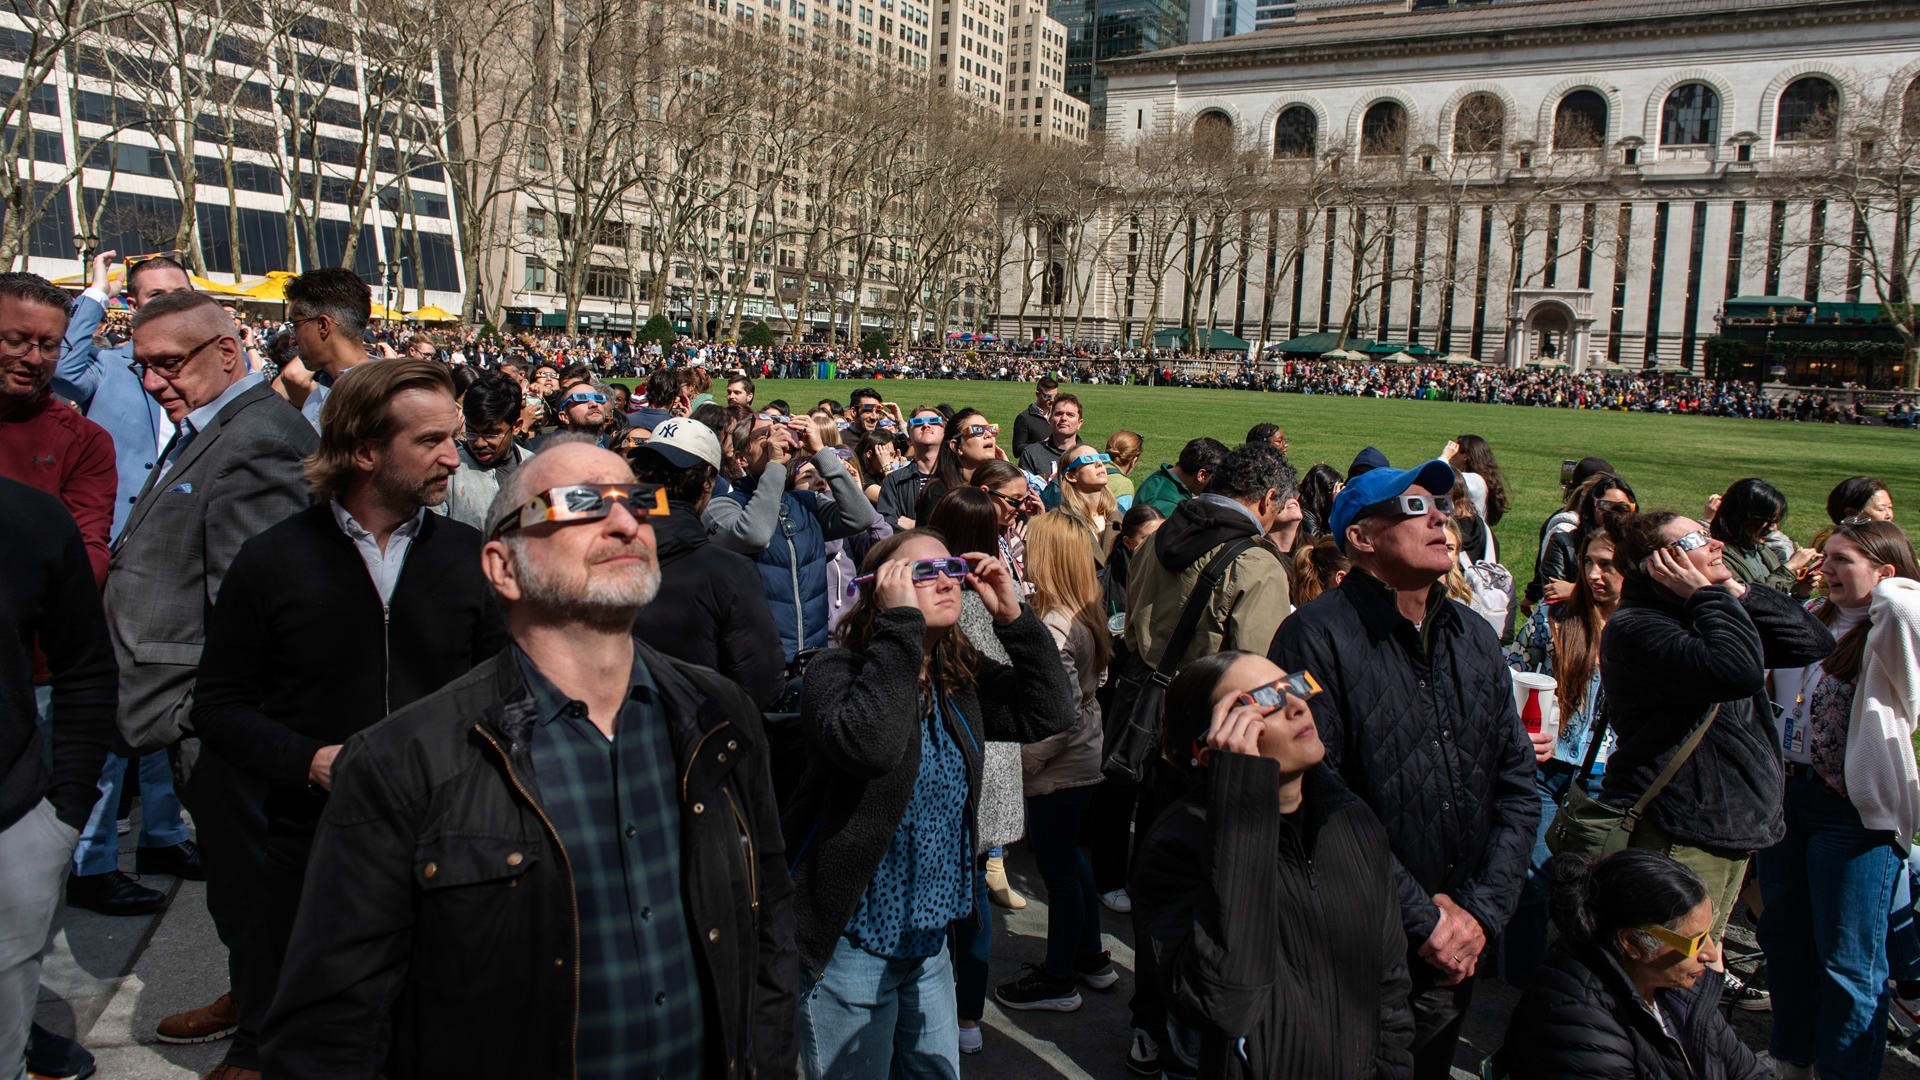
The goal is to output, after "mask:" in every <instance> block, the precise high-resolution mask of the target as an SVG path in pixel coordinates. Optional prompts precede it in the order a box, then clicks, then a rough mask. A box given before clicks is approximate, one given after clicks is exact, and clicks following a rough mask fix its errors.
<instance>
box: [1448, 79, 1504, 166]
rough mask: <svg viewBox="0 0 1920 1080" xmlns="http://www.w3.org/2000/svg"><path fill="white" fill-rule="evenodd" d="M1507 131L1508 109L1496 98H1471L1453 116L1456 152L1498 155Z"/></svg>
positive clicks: (1473, 96) (1482, 96) (1464, 99)
mask: <svg viewBox="0 0 1920 1080" xmlns="http://www.w3.org/2000/svg"><path fill="white" fill-rule="evenodd" d="M1506 130H1507V107H1506V106H1505V105H1502V104H1500V99H1499V98H1497V97H1494V96H1493V95H1492V94H1484V93H1483V94H1468V95H1467V96H1466V97H1465V98H1463V99H1461V101H1460V107H1459V108H1458V109H1455V110H1454V113H1453V152H1454V153H1456V154H1490V153H1496V152H1498V151H1499V149H1500V145H1501V143H1502V142H1503V141H1504V138H1505V135H1506Z"/></svg>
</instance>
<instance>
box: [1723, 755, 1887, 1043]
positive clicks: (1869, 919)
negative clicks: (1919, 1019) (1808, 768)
mask: <svg viewBox="0 0 1920 1080" xmlns="http://www.w3.org/2000/svg"><path fill="white" fill-rule="evenodd" d="M1786 817H1787V835H1786V838H1785V839H1783V840H1781V841H1780V842H1779V843H1778V844H1775V845H1774V846H1772V847H1770V848H1768V849H1766V850H1765V851H1762V852H1760V855H1759V873H1760V894H1761V896H1762V897H1763V898H1764V899H1765V901H1766V913H1765V914H1764V915H1762V916H1761V919H1760V947H1761V948H1762V949H1763V950H1765V952H1766V954H1767V984H1768V986H1769V987H1770V988H1771V989H1772V990H1773V1038H1772V1041H1771V1042H1770V1044H1769V1046H1768V1050H1769V1052H1770V1053H1771V1054H1772V1055H1773V1056H1774V1057H1775V1058H1776V1059H1778V1060H1781V1061H1786V1062H1790V1063H1792V1064H1796V1065H1810V1064H1818V1065H1819V1066H1820V1075H1821V1076H1822V1077H1825V1078H1826V1080H1872V1078H1874V1077H1878V1076H1879V1075H1880V1065H1881V1059H1882V1058H1883V1057H1884V1056H1885V1052H1886V1044H1887V993H1886V982H1887V925H1888V916H1889V913H1890V912H1891V910H1892V908H1893V892H1894V883H1895V881H1896V879H1897V878H1898V877H1899V876H1900V875H1901V874H1902V873H1905V871H1906V867H1905V864H1904V863H1902V862H1901V859H1900V852H1899V849H1898V848H1896V847H1895V846H1894V843H1893V834H1892V833H1891V832H1885V831H1874V830H1870V829H1867V828H1865V827H1863V826H1862V825H1861V824H1860V814H1859V812H1858V811H1856V810H1855V809H1854V808H1853V804H1852V803H1850V802H1848V801H1847V800H1846V799H1844V798H1842V797H1841V796H1839V795H1838V794H1835V793H1834V791H1833V790H1832V789H1831V788H1829V787H1827V786H1826V785H1825V784H1824V783H1822V782H1821V781H1819V780H1817V779H1812V778H1808V777H1803V776H1797V775H1795V776H1789V777H1788V778H1787V798H1786Z"/></svg>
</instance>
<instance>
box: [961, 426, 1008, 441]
mask: <svg viewBox="0 0 1920 1080" xmlns="http://www.w3.org/2000/svg"><path fill="white" fill-rule="evenodd" d="M998 434H1000V425H999V424H968V425H967V426H966V427H963V428H961V429H960V435H959V437H960V438H962V439H971V438H974V437H975V436H978V435H998Z"/></svg>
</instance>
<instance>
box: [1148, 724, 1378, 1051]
mask: <svg viewBox="0 0 1920 1080" xmlns="http://www.w3.org/2000/svg"><path fill="white" fill-rule="evenodd" d="M1200 775H1201V780H1200V785H1202V786H1197V787H1196V789H1195V790H1194V791H1192V792H1189V793H1188V794H1187V795H1186V796H1185V797H1184V798H1182V799H1181V800H1180V801H1179V802H1177V803H1175V804H1174V806H1173V807H1172V808H1171V809H1169V810H1168V811H1167V812H1166V814H1165V815H1163V816H1162V817H1161V818H1160V820H1159V823H1158V824H1156V825H1155V826H1154V827H1153V831H1152V832H1151V833H1150V834H1149V835H1148V836H1147V839H1146V842H1145V844H1144V845H1143V846H1142V847H1141V850H1140V855H1139V857H1138V858H1137V859H1136V860H1135V862H1134V869H1133V880H1131V881H1130V882H1128V891H1129V892H1130V894H1131V895H1132V896H1133V903H1134V908H1135V910H1136V911H1137V912H1138V913H1139V918H1140V922H1141V925H1143V926H1145V927H1146V928H1147V933H1148V934H1149V935H1150V936H1151V937H1152V942H1153V948H1154V950H1155V958H1156V964H1155V970H1156V972H1157V973H1158V975H1159V977H1160V980H1161V987H1160V989H1161V993H1162V995H1163V996H1164V997H1165V999H1166V1001H1167V1005H1168V1008H1169V1010H1170V1011H1171V1012H1172V1013H1173V1015H1174V1017H1175V1018H1176V1019H1177V1020H1178V1021H1180V1022H1181V1023H1182V1024H1183V1025H1185V1026H1186V1027H1188V1028H1189V1029H1191V1030H1194V1031H1197V1032H1200V1033H1201V1039H1200V1075H1202V1076H1208V1077H1223V1078H1224V1077H1246V1078H1249V1080H1250V1078H1253V1077H1291V1076H1297V1077H1314V1078H1316V1080H1358V1078H1373V1077H1397V1076H1407V1075H1410V1074H1411V1073H1412V1071H1413V1055H1412V1052H1411V1050H1410V1049H1409V1048H1410V1047H1411V1045H1412V1043H1413V1017H1412V1014H1411V1013H1410V1012H1409V1011H1408V1010H1407V992H1408V987H1409V983H1408V978H1407V938H1406V935H1405V933H1403V932H1402V931H1401V929H1400V905H1399V904H1398V903H1397V902H1396V900H1395V896H1394V891H1393V871H1392V867H1391V864H1392V857H1391V856H1390V855H1389V853H1388V851H1387V836H1386V833H1385V832H1383V831H1382V830H1381V828H1380V822H1379V821H1378V820H1377V819H1376V818H1375V817H1374V816H1373V812H1372V811H1370V810H1368V809H1367V808H1366V805H1365V804H1364V803H1362V802H1360V800H1358V799H1356V798H1354V797H1353V793H1352V792H1350V791H1348V790H1347V788H1346V785H1344V784H1342V783H1340V779H1339V777H1337V776H1335V775H1334V774H1333V770H1331V769H1328V768H1327V767H1325V766H1324V765H1323V766H1319V767H1316V768H1314V769H1313V770H1311V771H1309V772H1308V773H1307V775H1306V777H1305V778H1304V781H1303V783H1302V794H1303V796H1304V799H1303V800H1302V803H1301V807H1300V810H1299V812H1298V813H1296V814H1293V815H1288V816H1282V814H1281V813H1280V767H1279V765H1278V764H1276V763H1275V762H1272V761H1269V760H1267V759H1265V758H1259V757H1248V756H1245V755H1242V754H1216V755H1215V756H1214V757H1213V759H1212V761H1211V763H1210V764H1209V766H1208V767H1207V768H1206V769H1205V770H1204V771H1203V772H1202V773H1201V774H1200ZM1241 1039H1245V1040H1246V1042H1245V1043H1244V1044H1242V1043H1240V1040H1241Z"/></svg>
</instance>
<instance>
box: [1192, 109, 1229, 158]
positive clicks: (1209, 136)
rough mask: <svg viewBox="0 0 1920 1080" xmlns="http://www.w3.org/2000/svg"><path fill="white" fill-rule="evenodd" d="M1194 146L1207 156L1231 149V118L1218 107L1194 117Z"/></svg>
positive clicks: (1221, 153)
mask: <svg viewBox="0 0 1920 1080" xmlns="http://www.w3.org/2000/svg"><path fill="white" fill-rule="evenodd" d="M1193 142H1194V146H1195V147H1196V148H1197V149H1199V150H1200V151H1201V152H1202V153H1203V154H1206V155H1208V156H1210V157H1211V156H1219V155H1224V154H1227V153H1230V152H1231V151H1232V150H1233V118H1232V117H1230V116H1228V115H1227V114H1226V113H1223V112H1221V111H1220V110H1218V109H1208V110H1207V111H1206V112H1203V113H1201V114H1200V115H1199V116H1197V117H1195V118H1194V121H1193Z"/></svg>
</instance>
